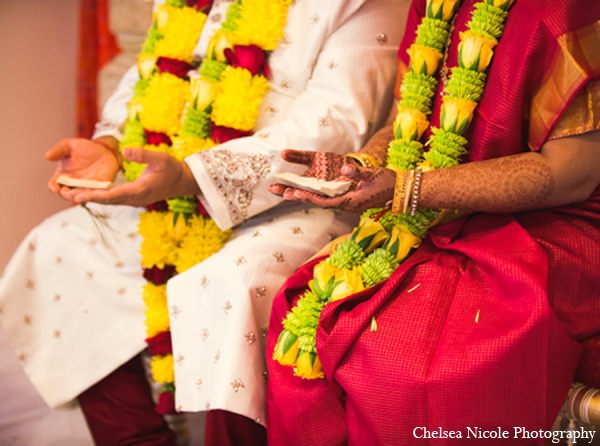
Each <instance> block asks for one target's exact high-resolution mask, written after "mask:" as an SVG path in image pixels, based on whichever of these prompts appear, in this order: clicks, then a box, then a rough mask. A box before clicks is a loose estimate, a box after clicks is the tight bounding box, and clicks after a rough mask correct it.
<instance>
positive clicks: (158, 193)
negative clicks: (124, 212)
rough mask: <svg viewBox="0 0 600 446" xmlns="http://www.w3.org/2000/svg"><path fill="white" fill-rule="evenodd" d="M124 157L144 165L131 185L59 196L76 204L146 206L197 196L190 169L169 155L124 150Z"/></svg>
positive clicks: (72, 192) (76, 190)
mask: <svg viewBox="0 0 600 446" xmlns="http://www.w3.org/2000/svg"><path fill="white" fill-rule="evenodd" d="M122 155H123V157H124V158H125V159H127V160H129V161H133V162H135V163H139V164H146V168H145V169H144V171H143V172H142V174H141V175H140V176H139V177H138V178H137V179H136V180H135V181H132V182H130V183H126V184H123V185H119V186H115V187H113V188H110V189H108V190H100V189H79V188H76V189H70V190H68V191H67V192H65V193H63V194H62V195H63V196H64V197H65V198H67V199H68V200H71V201H74V202H75V203H84V202H88V201H92V202H95V203H102V204H121V205H128V206H146V205H149V204H152V203H156V202H157V201H161V200H165V199H168V198H175V197H184V196H189V195H197V194H199V193H200V188H199V187H198V183H196V180H195V179H194V176H193V174H192V172H191V170H190V168H189V166H188V165H187V164H186V163H185V162H183V161H178V160H177V159H175V158H173V157H172V156H170V155H168V154H166V153H162V152H153V151H150V150H144V149H124V150H123V153H122Z"/></svg>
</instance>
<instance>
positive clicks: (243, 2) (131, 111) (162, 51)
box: [121, 0, 291, 411]
mask: <svg viewBox="0 0 600 446" xmlns="http://www.w3.org/2000/svg"><path fill="white" fill-rule="evenodd" d="M188 3H189V2H188ZM200 3H201V4H206V3H209V2H206V1H200ZM290 3H291V0H237V1H236V2H235V3H233V4H232V5H231V6H230V8H229V10H228V13H227V18H226V20H225V22H224V23H223V25H222V29H221V30H220V31H218V32H217V33H215V35H214V36H213V38H212V39H211V42H210V43H209V48H208V49H207V54H208V56H207V58H206V59H205V60H204V61H203V62H202V65H201V66H200V67H199V68H198V72H196V71H193V70H192V69H193V68H197V67H193V66H192V65H191V64H192V63H193V58H192V54H193V50H194V48H195V47H196V45H197V42H198V39H199V36H200V34H201V32H202V28H203V26H204V24H205V22H206V14H205V13H204V12H200V11H197V10H196V9H195V8H192V7H188V6H186V5H185V2H182V1H181V0H167V1H166V4H164V5H159V6H158V8H157V10H156V12H155V15H154V19H153V24H152V26H151V28H150V29H149V31H148V36H147V38H146V41H145V42H144V44H143V46H142V51H141V53H140V55H139V56H138V71H139V73H140V80H139V81H138V83H137V84H136V86H135V89H134V98H133V99H132V100H131V101H130V103H129V105H128V118H127V121H126V123H125V130H124V137H123V140H122V142H121V148H124V147H144V148H146V149H148V150H154V151H161V152H166V153H169V154H170V155H172V156H173V157H175V158H176V159H178V160H183V159H184V158H185V157H187V156H189V155H192V154H194V153H197V152H199V151H202V150H206V149H209V148H211V147H214V146H215V145H216V144H217V143H218V141H215V140H214V138H212V137H211V126H212V125H216V126H220V127H221V128H229V129H233V130H235V131H239V132H249V131H250V130H252V129H253V128H254V126H255V123H256V119H257V117H258V114H259V106H260V103H261V101H262V98H263V97H264V94H265V93H266V92H267V91H268V88H269V86H268V81H267V79H266V78H265V77H264V76H263V75H262V74H261V73H255V74H252V73H251V72H250V71H248V70H247V69H246V68H244V67H238V66H236V67H231V66H229V67H228V66H227V60H226V59H227V58H226V55H225V50H227V51H236V50H237V49H238V47H236V45H241V46H244V45H257V46H258V47H260V48H259V51H260V52H263V53H264V52H266V51H271V50H273V49H275V47H276V46H277V43H278V42H279V40H280V39H281V38H282V37H283V27H284V26H285V23H286V16H287V10H288V7H289V5H290ZM253 50H254V48H253ZM263 59H264V57H263ZM190 70H192V71H190ZM240 134H244V133H240ZM123 167H124V169H125V176H126V178H127V180H128V181H133V180H135V179H136V178H137V177H138V176H139V175H140V174H141V173H142V172H143V170H144V167H145V166H144V165H140V164H136V163H130V162H124V166H123ZM168 208H169V209H170V210H169V211H165V209H164V207H161V206H158V207H156V206H152V210H149V211H148V212H146V213H142V214H141V215H140V223H139V233H140V235H141V236H142V239H143V241H142V245H141V256H142V267H143V268H144V276H145V277H146V278H147V279H148V280H149V282H148V283H147V285H146V286H145V287H144V291H143V298H144V302H145V305H146V313H145V314H146V331H147V336H148V339H147V341H148V344H149V348H150V350H151V351H152V350H153V348H152V346H153V345H154V344H153V342H154V340H155V339H156V340H157V341H156V342H158V343H163V344H162V345H161V348H160V349H158V350H160V351H161V352H162V353H160V354H155V355H154V356H153V357H152V362H151V369H152V375H153V379H154V380H155V381H156V382H157V383H159V384H162V385H163V389H164V391H165V392H172V391H173V389H174V383H173V380H174V376H173V357H172V355H171V354H170V353H165V351H164V342H165V339H170V336H167V337H165V335H169V332H168V331H169V328H170V327H169V316H168V308H167V300H166V287H165V285H164V283H165V282H166V280H167V279H168V278H169V277H171V276H172V275H173V274H175V273H178V272H183V271H185V270H187V269H189V268H191V267H192V266H194V265H196V264H197V263H199V262H201V261H202V260H204V259H206V258H208V257H209V256H210V255H212V254H214V253H215V252H217V251H218V250H219V249H220V248H221V247H222V246H223V245H224V243H225V242H226V241H227V239H228V238H229V236H230V235H231V231H221V230H220V229H219V228H218V227H217V226H216V225H215V223H214V222H213V221H212V219H210V218H209V217H207V216H203V215H199V214H198V205H197V202H196V198H195V197H182V198H176V199H171V200H168ZM157 345H158V344H157ZM169 348H170V347H169ZM161 405H162V403H161V404H160V405H159V406H161ZM161 410H163V411H164V410H166V409H165V408H164V407H163V408H161ZM173 410H174V408H172V407H171V408H170V409H168V411H173Z"/></svg>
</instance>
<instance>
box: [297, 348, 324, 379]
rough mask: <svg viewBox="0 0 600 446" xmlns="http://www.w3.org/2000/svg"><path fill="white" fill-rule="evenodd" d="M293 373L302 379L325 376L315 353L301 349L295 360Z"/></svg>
mask: <svg viewBox="0 0 600 446" xmlns="http://www.w3.org/2000/svg"><path fill="white" fill-rule="evenodd" d="M294 375H295V376H299V377H300V378H304V379H317V378H321V379H323V378H325V373H323V366H322V365H321V361H320V360H319V357H318V356H317V354H316V353H313V352H306V351H302V352H300V354H299V355H298V359H297V360H296V367H294Z"/></svg>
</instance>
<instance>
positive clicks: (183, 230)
mask: <svg viewBox="0 0 600 446" xmlns="http://www.w3.org/2000/svg"><path fill="white" fill-rule="evenodd" d="M167 218H170V220H171V225H170V227H169V232H170V234H171V237H173V238H174V239H175V240H178V241H181V240H183V238H184V237H185V235H186V234H187V229H188V227H187V222H186V221H185V217H184V216H183V215H181V214H173V213H169V214H167Z"/></svg>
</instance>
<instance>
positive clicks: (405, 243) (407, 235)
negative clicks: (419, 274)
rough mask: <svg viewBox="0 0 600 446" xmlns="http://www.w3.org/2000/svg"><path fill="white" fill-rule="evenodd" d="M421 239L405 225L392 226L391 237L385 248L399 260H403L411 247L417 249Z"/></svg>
mask: <svg viewBox="0 0 600 446" xmlns="http://www.w3.org/2000/svg"><path fill="white" fill-rule="evenodd" d="M420 244H421V239H420V238H419V237H417V236H416V235H413V234H412V233H411V232H410V231H409V230H408V229H407V228H406V227H405V226H403V225H396V226H394V227H393V228H392V233H391V234H390V238H389V239H388V240H387V241H386V243H385V249H386V250H387V251H388V252H390V253H391V254H393V255H394V256H395V257H396V259H398V261H400V262H401V261H403V260H404V259H405V258H406V257H407V256H408V254H409V252H410V250H411V249H416V248H418V247H419V245H420Z"/></svg>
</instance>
